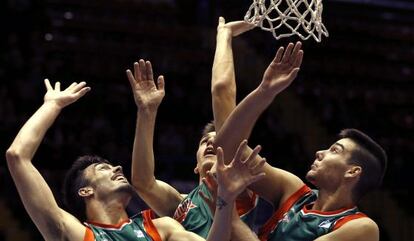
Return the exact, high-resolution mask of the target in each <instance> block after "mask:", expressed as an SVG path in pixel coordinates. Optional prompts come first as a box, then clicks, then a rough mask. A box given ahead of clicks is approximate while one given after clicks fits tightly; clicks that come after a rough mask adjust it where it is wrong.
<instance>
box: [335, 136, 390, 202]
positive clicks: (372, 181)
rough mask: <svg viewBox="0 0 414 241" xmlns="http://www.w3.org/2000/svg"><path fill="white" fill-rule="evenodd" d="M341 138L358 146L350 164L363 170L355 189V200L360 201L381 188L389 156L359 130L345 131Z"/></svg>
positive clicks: (349, 161)
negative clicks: (370, 192)
mask: <svg viewBox="0 0 414 241" xmlns="http://www.w3.org/2000/svg"><path fill="white" fill-rule="evenodd" d="M338 137H339V138H349V139H351V140H352V141H354V142H355V143H356V144H357V148H356V149H355V150H354V151H353V152H352V154H351V158H350V159H349V160H348V163H350V164H355V165H358V166H360V167H361V168H362V174H361V177H360V180H359V182H358V184H357V185H356V187H355V188H354V195H353V196H354V199H355V200H356V201H357V200H359V199H360V198H361V197H362V196H363V195H364V194H366V193H368V192H369V191H372V190H373V189H375V188H377V187H379V186H380V185H381V183H382V180H383V178H384V175H385V171H386V169H387V154H386V153H385V151H384V149H383V148H382V147H381V146H380V145H379V144H378V143H376V142H375V141H374V140H373V139H372V138H371V137H369V136H368V135H367V134H365V133H363V132H362V131H360V130H357V129H344V130H342V131H341V132H340V133H339V135H338Z"/></svg>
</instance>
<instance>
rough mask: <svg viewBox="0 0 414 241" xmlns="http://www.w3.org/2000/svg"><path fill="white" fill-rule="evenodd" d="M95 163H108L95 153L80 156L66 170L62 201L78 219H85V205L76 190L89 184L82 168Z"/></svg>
mask: <svg viewBox="0 0 414 241" xmlns="http://www.w3.org/2000/svg"><path fill="white" fill-rule="evenodd" d="M95 163H108V164H110V162H109V161H108V160H106V159H104V158H102V157H99V156H96V155H85V156H80V157H78V158H77V159H76V161H75V162H74V163H73V164H72V166H71V168H70V169H69V170H68V171H67V172H66V175H65V180H64V182H63V202H64V204H65V206H66V207H67V208H68V211H69V212H70V213H72V214H73V215H74V216H75V217H77V218H78V219H79V220H80V221H85V220H86V205H85V201H84V199H83V198H82V197H81V196H79V194H78V191H79V189H80V188H82V187H85V186H87V185H89V182H88V180H87V179H86V178H85V175H84V170H85V169H86V168H87V167H89V166H90V165H92V164H95Z"/></svg>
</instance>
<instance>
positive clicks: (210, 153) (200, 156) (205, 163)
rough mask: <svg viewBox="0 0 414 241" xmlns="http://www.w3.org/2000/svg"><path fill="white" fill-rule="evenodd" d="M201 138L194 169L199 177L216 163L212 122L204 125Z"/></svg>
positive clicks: (214, 132)
mask: <svg viewBox="0 0 414 241" xmlns="http://www.w3.org/2000/svg"><path fill="white" fill-rule="evenodd" d="M202 134H203V135H202V137H201V140H200V142H199V144H198V150H197V166H196V168H195V169H194V172H195V173H198V174H199V175H200V176H201V177H204V176H205V175H206V172H207V171H208V170H210V169H211V167H212V166H213V165H214V163H216V161H217V156H216V152H215V150H214V147H213V141H214V137H215V136H216V131H215V128H214V123H213V122H209V123H207V125H205V126H204V129H203V132H202Z"/></svg>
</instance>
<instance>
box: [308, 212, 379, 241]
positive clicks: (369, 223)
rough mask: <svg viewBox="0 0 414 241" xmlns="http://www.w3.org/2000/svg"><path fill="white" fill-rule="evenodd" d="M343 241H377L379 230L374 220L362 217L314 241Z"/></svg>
mask: <svg viewBox="0 0 414 241" xmlns="http://www.w3.org/2000/svg"><path fill="white" fill-rule="evenodd" d="M328 240H343V241H348V240H349V241H351V240H352V241H359V240H360V241H378V240H379V228H378V225H377V224H376V223H375V222H374V220H372V219H370V218H369V217H362V218H357V219H353V220H350V221H348V222H346V223H345V224H344V225H342V226H341V227H340V228H338V229H336V230H335V231H332V232H331V233H329V234H326V235H323V236H321V237H319V238H318V239H316V240H315V241H328Z"/></svg>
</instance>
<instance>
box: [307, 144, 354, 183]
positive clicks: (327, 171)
mask: <svg viewBox="0 0 414 241" xmlns="http://www.w3.org/2000/svg"><path fill="white" fill-rule="evenodd" d="M355 148H357V146H356V144H355V142H353V141H352V140H351V139H349V138H344V139H340V140H338V141H337V142H335V143H334V144H333V145H332V146H331V147H330V148H329V149H327V150H321V151H318V152H316V154H315V157H316V159H315V161H314V162H313V163H312V165H311V169H310V170H309V171H308V173H307V174H306V179H307V180H308V181H310V182H311V183H312V184H314V185H315V186H316V187H318V188H333V189H335V188H336V187H338V186H339V185H340V184H341V183H342V182H344V181H345V178H344V177H345V174H346V172H347V171H349V170H350V168H351V167H352V165H351V164H348V162H347V160H348V159H349V158H351V154H352V151H353V150H354V149H355Z"/></svg>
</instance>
